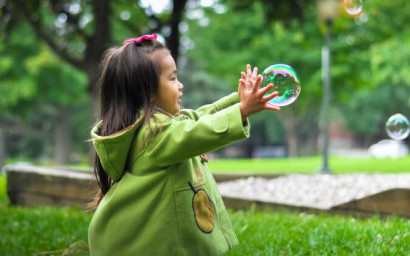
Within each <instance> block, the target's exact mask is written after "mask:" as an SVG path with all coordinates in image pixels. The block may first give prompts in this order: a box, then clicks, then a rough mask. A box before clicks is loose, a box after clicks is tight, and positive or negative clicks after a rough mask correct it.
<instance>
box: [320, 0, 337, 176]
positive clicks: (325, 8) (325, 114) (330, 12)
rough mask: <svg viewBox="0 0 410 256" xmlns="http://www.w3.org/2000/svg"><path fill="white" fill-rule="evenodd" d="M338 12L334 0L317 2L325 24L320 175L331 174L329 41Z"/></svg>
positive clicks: (321, 20) (321, 19)
mask: <svg viewBox="0 0 410 256" xmlns="http://www.w3.org/2000/svg"><path fill="white" fill-rule="evenodd" d="M338 12H339V3H338V2H337V1H335V0H319V1H318V15H319V21H320V22H324V23H325V25H326V26H325V29H326V31H325V42H324V46H323V49H322V79H323V103H322V118H323V119H322V121H323V129H322V134H321V137H322V138H323V163H322V167H321V168H320V169H319V172H321V173H332V171H331V170H330V168H329V165H328V162H329V161H328V158H329V152H328V151H329V100H330V89H331V79H330V41H331V37H330V36H331V28H332V23H333V21H334V20H335V18H336V17H337V15H338Z"/></svg>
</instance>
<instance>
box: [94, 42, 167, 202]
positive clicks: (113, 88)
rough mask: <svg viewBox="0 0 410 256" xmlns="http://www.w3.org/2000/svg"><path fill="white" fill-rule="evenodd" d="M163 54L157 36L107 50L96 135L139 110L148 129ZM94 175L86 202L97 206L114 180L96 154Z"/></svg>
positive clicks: (126, 123) (126, 122)
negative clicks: (91, 194)
mask: <svg viewBox="0 0 410 256" xmlns="http://www.w3.org/2000/svg"><path fill="white" fill-rule="evenodd" d="M165 54H169V50H168V49H167V48H166V47H165V46H163V45H162V44H161V43H160V42H158V41H157V40H142V41H141V42H140V43H135V42H130V43H128V44H126V45H125V46H122V47H114V48H111V49H109V50H107V52H106V53H105V55H104V58H103V60H102V62H101V64H102V72H101V77H100V80H99V82H98V88H99V93H100V95H99V96H100V111H101V112H100V117H99V118H100V119H101V120H102V125H101V127H100V130H99V135H100V136H110V135H112V134H114V133H117V132H119V131H123V130H125V129H127V128H129V127H130V126H131V125H133V124H134V123H135V122H136V121H137V119H139V118H140V116H139V115H140V113H141V110H143V112H142V113H144V116H143V118H140V120H142V122H145V123H146V124H147V125H148V129H147V130H148V131H150V130H151V129H150V127H149V125H150V119H151V117H152V115H153V113H154V111H155V108H156V104H155V102H154V99H155V97H156V95H157V92H158V86H159V85H158V83H159V76H160V74H161V60H162V58H163V57H164V56H165ZM142 122H141V123H142ZM147 136H148V135H147ZM94 175H95V177H96V179H97V183H98V186H99V188H100V189H99V191H98V193H97V195H96V197H95V199H94V201H93V202H92V203H91V204H90V205H89V208H90V209H95V208H96V207H97V206H98V204H99V203H100V201H101V200H102V198H103V197H104V195H105V194H106V193H107V192H108V190H109V189H110V188H111V186H112V185H113V183H114V181H113V180H112V179H111V178H110V177H109V176H108V175H107V173H106V172H105V171H104V169H103V167H102V164H101V161H100V158H99V156H98V154H95V162H94Z"/></svg>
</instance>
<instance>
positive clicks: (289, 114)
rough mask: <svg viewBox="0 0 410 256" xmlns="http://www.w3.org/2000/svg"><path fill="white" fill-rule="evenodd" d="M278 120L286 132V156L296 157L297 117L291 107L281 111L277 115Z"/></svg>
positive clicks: (297, 140) (297, 139)
mask: <svg viewBox="0 0 410 256" xmlns="http://www.w3.org/2000/svg"><path fill="white" fill-rule="evenodd" d="M279 118H280V120H281V121H282V123H283V125H284V126H285V129H286V133H287V144H288V145H287V146H288V156H289V157H296V156H297V155H298V147H299V145H298V143H299V132H298V125H299V121H300V120H299V117H298V116H297V115H296V114H295V111H294V110H293V109H290V110H289V111H286V112H284V113H281V114H280V115H279Z"/></svg>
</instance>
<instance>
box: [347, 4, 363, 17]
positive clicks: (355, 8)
mask: <svg viewBox="0 0 410 256" xmlns="http://www.w3.org/2000/svg"><path fill="white" fill-rule="evenodd" d="M343 6H344V7H345V10H346V12H347V13H348V14H349V15H351V16H358V15H360V14H361V13H362V11H363V5H362V0H344V1H343Z"/></svg>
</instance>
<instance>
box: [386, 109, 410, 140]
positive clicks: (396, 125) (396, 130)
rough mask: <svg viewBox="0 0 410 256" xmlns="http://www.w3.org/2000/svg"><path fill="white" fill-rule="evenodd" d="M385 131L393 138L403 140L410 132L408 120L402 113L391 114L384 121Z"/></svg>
mask: <svg viewBox="0 0 410 256" xmlns="http://www.w3.org/2000/svg"><path fill="white" fill-rule="evenodd" d="M386 132H387V135H389V137H390V138H392V139H394V140H404V139H405V138H407V136H408V135H409V132H410V126H409V120H408V119H407V118H406V117H405V116H403V115H402V114H395V115H392V116H391V117H390V118H389V120H387V122H386Z"/></svg>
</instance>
